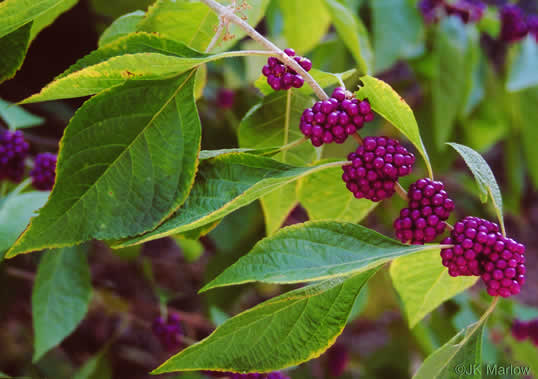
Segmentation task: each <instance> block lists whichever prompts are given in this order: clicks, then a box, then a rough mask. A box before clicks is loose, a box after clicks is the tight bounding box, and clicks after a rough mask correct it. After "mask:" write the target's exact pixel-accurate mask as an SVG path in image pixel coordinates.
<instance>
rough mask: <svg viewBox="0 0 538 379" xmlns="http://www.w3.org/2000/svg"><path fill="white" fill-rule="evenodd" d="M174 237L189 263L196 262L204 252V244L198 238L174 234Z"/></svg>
mask: <svg viewBox="0 0 538 379" xmlns="http://www.w3.org/2000/svg"><path fill="white" fill-rule="evenodd" d="M173 238H174V241H176V243H177V245H178V246H179V247H180V248H181V252H182V253H183V257H184V258H185V260H186V261H187V262H189V263H192V262H196V261H197V260H198V258H200V256H201V255H202V253H203V252H204V245H203V244H202V243H201V242H200V241H198V240H193V239H187V238H184V237H181V236H173Z"/></svg>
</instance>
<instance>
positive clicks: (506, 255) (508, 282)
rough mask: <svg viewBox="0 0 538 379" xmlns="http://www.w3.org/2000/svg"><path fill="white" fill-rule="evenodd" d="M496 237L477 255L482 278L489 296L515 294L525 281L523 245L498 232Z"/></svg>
mask: <svg viewBox="0 0 538 379" xmlns="http://www.w3.org/2000/svg"><path fill="white" fill-rule="evenodd" d="M496 237H497V238H496V241H495V243H491V240H489V241H488V242H489V245H488V247H486V248H484V249H483V251H482V253H481V254H480V255H479V260H480V267H481V271H482V273H481V277H482V280H483V281H484V283H485V284H486V287H487V291H488V293H489V294H490V295H491V296H502V297H509V296H512V295H517V294H518V293H519V292H520V291H521V286H522V285H523V284H524V283H525V274H526V267H525V246H524V245H523V244H521V243H517V242H516V241H514V240H513V239H511V238H506V237H503V236H502V234H500V233H497V234H496Z"/></svg>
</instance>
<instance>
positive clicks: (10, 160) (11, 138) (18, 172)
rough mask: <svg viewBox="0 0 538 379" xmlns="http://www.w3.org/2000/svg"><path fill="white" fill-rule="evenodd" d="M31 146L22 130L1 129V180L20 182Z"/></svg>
mask: <svg viewBox="0 0 538 379" xmlns="http://www.w3.org/2000/svg"><path fill="white" fill-rule="evenodd" d="M29 149H30V146H29V145H28V142H26V141H25V140H24V136H23V134H22V132H21V131H19V130H17V131H14V132H13V131H7V130H6V131H0V180H3V179H8V180H11V181H13V182H20V181H21V180H22V178H23V176H24V160H25V158H26V155H27V154H28V150H29Z"/></svg>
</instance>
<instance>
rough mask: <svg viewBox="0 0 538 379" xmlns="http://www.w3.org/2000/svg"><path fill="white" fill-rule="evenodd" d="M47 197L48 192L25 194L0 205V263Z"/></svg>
mask: <svg viewBox="0 0 538 379" xmlns="http://www.w3.org/2000/svg"><path fill="white" fill-rule="evenodd" d="M48 197H49V193H48V192H27V193H23V194H19V195H12V196H8V197H7V198H6V199H5V200H4V201H3V202H2V203H0V261H1V260H2V258H3V257H4V253H5V252H6V251H7V250H8V249H9V248H10V247H11V245H13V243H14V242H15V241H16V240H17V237H18V236H19V235H20V234H21V233H22V232H23V231H24V228H25V227H26V225H28V222H29V221H30V217H32V216H33V215H34V212H35V211H36V210H38V209H39V208H41V207H42V206H43V205H44V204H45V202H46V201H47V198H48Z"/></svg>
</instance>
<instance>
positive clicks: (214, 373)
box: [203, 371, 290, 379]
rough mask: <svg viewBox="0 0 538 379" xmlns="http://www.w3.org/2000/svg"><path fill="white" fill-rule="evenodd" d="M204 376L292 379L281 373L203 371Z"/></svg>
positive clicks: (231, 378) (241, 378)
mask: <svg viewBox="0 0 538 379" xmlns="http://www.w3.org/2000/svg"><path fill="white" fill-rule="evenodd" d="M203 373H204V374H206V375H209V376H211V377H213V378H228V379H290V377H289V376H286V375H284V374H283V373H281V372H280V371H275V372H271V373H269V374H257V373H254V374H236V373H233V372H217V371H203Z"/></svg>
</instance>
